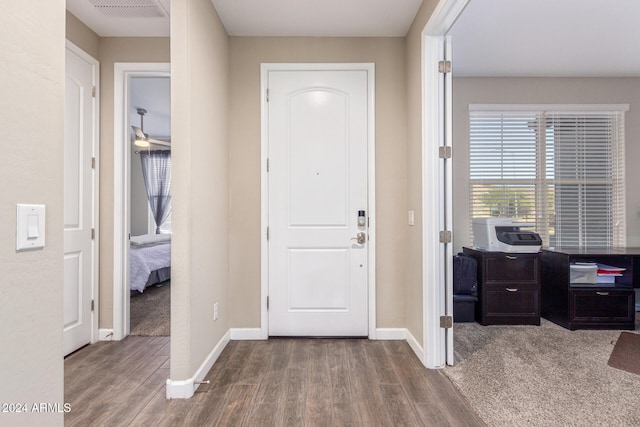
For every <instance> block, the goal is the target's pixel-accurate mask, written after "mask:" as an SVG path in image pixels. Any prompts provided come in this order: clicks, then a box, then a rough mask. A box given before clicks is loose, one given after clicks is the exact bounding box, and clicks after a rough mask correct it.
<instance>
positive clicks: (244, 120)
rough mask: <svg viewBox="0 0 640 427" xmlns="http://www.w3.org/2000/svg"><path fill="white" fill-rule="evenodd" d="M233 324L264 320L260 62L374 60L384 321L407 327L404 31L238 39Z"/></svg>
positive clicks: (234, 45) (233, 105)
mask: <svg viewBox="0 0 640 427" xmlns="http://www.w3.org/2000/svg"><path fill="white" fill-rule="evenodd" d="M230 58H231V64H230V74H231V98H230V100H231V102H230V153H229V160H230V195H231V199H230V256H231V260H230V280H231V281H230V298H231V299H230V305H231V308H230V311H231V312H230V315H231V327H234V328H257V327H260V239H261V233H260V172H261V165H260V63H262V62H270V63H278V62H282V63H284V62H373V63H375V67H376V70H375V72H376V89H375V90H376V193H377V195H376V197H377V206H376V211H377V212H376V214H377V229H376V232H377V242H376V244H377V253H376V257H377V269H376V276H377V278H376V280H377V282H376V286H377V301H378V303H377V325H378V327H383V328H384V327H403V326H404V325H405V322H406V316H405V294H406V290H405V259H406V257H407V255H408V253H407V250H406V233H407V230H406V226H405V225H406V187H407V182H406V180H407V178H406V171H405V165H406V156H407V153H406V105H407V104H406V90H405V88H406V86H405V76H406V74H405V43H404V39H403V38H250V37H247V38H244V37H233V38H231V57H230Z"/></svg>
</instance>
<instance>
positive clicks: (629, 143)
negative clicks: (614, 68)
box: [453, 78, 640, 251]
mask: <svg viewBox="0 0 640 427" xmlns="http://www.w3.org/2000/svg"><path fill="white" fill-rule="evenodd" d="M453 88H454V89H453V96H454V98H453V108H454V112H453V123H454V129H453V150H454V151H453V152H454V156H453V168H454V169H453V174H454V177H453V179H454V182H453V185H454V187H453V194H454V199H453V203H454V206H453V207H454V250H456V251H457V250H460V248H461V247H462V246H465V245H469V244H470V241H469V200H468V194H469V185H468V174H467V170H468V165H469V111H468V107H469V104H630V108H629V111H628V112H627V114H626V117H625V123H626V149H625V161H626V165H625V166H626V184H627V198H626V207H627V245H628V246H634V247H638V246H640V192H638V191H637V190H636V188H635V185H636V183H638V182H640V168H638V166H637V164H638V160H640V144H638V141H639V140H640V109H638V106H639V105H640V78H454V81H453Z"/></svg>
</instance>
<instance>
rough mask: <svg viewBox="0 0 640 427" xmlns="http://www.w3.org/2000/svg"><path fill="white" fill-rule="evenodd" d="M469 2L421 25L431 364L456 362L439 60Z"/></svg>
mask: <svg viewBox="0 0 640 427" xmlns="http://www.w3.org/2000/svg"><path fill="white" fill-rule="evenodd" d="M468 2H469V0H440V2H439V3H438V5H437V6H436V9H435V10H434V11H433V13H432V15H431V18H430V19H429V21H428V22H427V24H426V25H425V27H424V29H423V30H422V114H423V119H422V123H423V125H422V224H423V225H424V226H423V236H422V297H423V304H422V307H423V308H422V314H423V322H424V323H423V334H424V335H423V354H422V362H423V364H424V365H425V366H427V367H428V368H432V369H435V368H442V367H444V366H445V365H446V364H447V360H448V359H449V360H450V362H451V364H452V363H453V356H452V355H447V338H449V339H450V340H451V341H452V337H453V335H451V334H453V328H449V329H444V328H442V327H440V317H441V316H453V312H452V307H453V295H451V293H450V292H447V289H448V288H451V286H452V283H451V282H452V268H453V259H452V257H451V256H450V255H451V252H452V244H442V243H440V237H439V232H440V231H441V230H447V229H448V228H447V227H450V226H451V225H452V222H451V218H452V206H451V200H452V188H451V167H450V166H449V167H447V168H444V167H443V161H442V160H441V159H440V158H439V157H438V150H439V147H441V146H446V145H447V144H448V141H450V138H451V132H452V120H451V117H450V116H449V115H448V114H447V109H446V106H445V94H444V93H443V91H442V88H443V82H442V75H441V74H440V73H439V72H438V62H439V61H440V60H441V59H444V55H445V46H446V42H447V40H446V37H447V33H448V32H449V30H450V29H451V27H452V26H453V24H454V23H455V21H456V20H457V19H458V17H459V16H460V14H461V13H462V12H463V10H464V8H465V7H466V6H467V3H468ZM447 59H450V58H447ZM447 179H448V180H449V182H448V183H447ZM428 225H429V226H428ZM449 231H452V230H450V229H449ZM434 254H435V255H434ZM448 356H449V358H448Z"/></svg>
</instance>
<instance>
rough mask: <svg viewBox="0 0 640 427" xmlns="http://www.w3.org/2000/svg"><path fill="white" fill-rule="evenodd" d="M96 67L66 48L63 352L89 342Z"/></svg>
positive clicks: (92, 267)
mask: <svg viewBox="0 0 640 427" xmlns="http://www.w3.org/2000/svg"><path fill="white" fill-rule="evenodd" d="M95 73H96V65H95V64H94V63H91V62H90V61H88V60H87V58H86V57H85V55H82V54H80V53H79V52H78V51H77V49H70V48H69V47H68V48H67V49H66V83H65V142H64V354H65V355H66V354H69V353H71V352H72V351H74V350H76V349H78V348H80V347H82V346H83V345H85V344H88V343H90V342H91V341H92V332H93V322H92V320H93V319H92V302H91V301H92V293H93V292H92V291H93V283H94V282H93V280H94V265H93V263H94V244H93V240H92V236H91V230H92V228H93V226H94V221H93V219H94V211H93V204H94V179H95V176H94V169H93V166H92V158H93V156H94V135H95V126H96V125H95V122H94V118H95V108H96V105H95V103H94V98H93V95H92V90H93V87H94V85H95V78H96V74H95Z"/></svg>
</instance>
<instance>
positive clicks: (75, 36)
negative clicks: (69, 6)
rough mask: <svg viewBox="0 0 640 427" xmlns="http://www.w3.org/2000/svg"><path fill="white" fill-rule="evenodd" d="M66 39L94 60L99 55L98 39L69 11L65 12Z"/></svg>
mask: <svg viewBox="0 0 640 427" xmlns="http://www.w3.org/2000/svg"><path fill="white" fill-rule="evenodd" d="M65 31H66V35H67V39H68V40H69V41H71V42H72V43H73V44H75V45H76V46H78V47H79V48H80V49H82V50H84V51H85V52H87V53H88V54H89V55H91V56H92V57H94V58H96V59H97V58H98V57H99V55H100V37H99V36H98V35H97V34H96V33H94V32H93V31H92V30H91V29H90V28H89V27H87V26H86V25H84V24H83V23H82V22H80V20H79V19H78V18H76V17H75V16H73V15H72V14H71V13H70V12H69V11H67V12H66V27H65Z"/></svg>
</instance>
